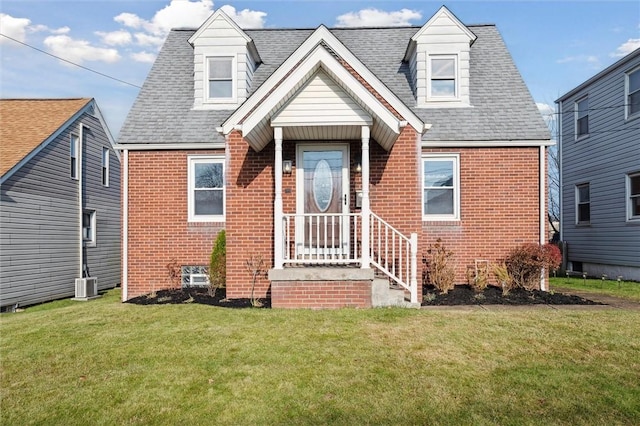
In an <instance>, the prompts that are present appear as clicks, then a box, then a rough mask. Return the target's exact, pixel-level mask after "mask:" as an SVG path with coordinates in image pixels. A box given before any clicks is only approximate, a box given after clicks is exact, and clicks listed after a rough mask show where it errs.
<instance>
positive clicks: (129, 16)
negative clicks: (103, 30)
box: [113, 12, 146, 28]
mask: <svg viewBox="0 0 640 426" xmlns="http://www.w3.org/2000/svg"><path fill="white" fill-rule="evenodd" d="M113 20H114V21H116V22H117V23H119V24H122V25H124V26H125V27H130V28H141V27H142V26H143V24H144V23H145V22H146V21H145V20H144V19H142V18H140V17H138V16H137V15H134V14H133V13H127V12H125V13H121V14H120V15H118V16H116V17H115V18H113Z"/></svg>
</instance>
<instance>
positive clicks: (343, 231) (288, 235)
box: [283, 213, 362, 264]
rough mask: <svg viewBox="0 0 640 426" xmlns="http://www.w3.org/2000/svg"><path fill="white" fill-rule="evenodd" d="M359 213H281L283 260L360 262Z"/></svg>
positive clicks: (324, 262) (310, 262) (298, 261)
mask: <svg viewBox="0 0 640 426" xmlns="http://www.w3.org/2000/svg"><path fill="white" fill-rule="evenodd" d="M359 218H360V214H358V213H350V214H326V213H312V214H283V221H284V223H283V242H284V244H283V245H284V247H283V260H284V262H285V263H308V264H349V263H359V262H360V247H359V245H358V242H359V240H360V235H362V234H361V229H360V228H361V224H360V223H359V222H360V221H359Z"/></svg>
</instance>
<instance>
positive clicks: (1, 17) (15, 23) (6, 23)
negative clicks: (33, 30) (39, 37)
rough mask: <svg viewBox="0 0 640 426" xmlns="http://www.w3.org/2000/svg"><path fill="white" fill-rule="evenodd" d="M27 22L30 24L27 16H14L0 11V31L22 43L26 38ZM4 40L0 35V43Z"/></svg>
mask: <svg viewBox="0 0 640 426" xmlns="http://www.w3.org/2000/svg"><path fill="white" fill-rule="evenodd" d="M29 24H31V21H30V20H29V19H27V18H14V17H13V16H11V15H7V14H5V13H0V32H2V34H4V35H6V36H9V37H11V38H15V39H16V40H18V41H21V42H23V43H24V42H25V41H26V39H27V29H28V28H27V27H28V26H29ZM5 41H8V40H7V39H6V38H4V37H0V43H4V42H5Z"/></svg>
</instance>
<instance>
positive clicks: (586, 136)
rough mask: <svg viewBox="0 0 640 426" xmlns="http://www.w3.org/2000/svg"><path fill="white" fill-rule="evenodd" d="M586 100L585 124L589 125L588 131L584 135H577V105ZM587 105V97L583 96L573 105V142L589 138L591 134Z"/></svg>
mask: <svg viewBox="0 0 640 426" xmlns="http://www.w3.org/2000/svg"><path fill="white" fill-rule="evenodd" d="M585 99H586V100H587V123H589V124H588V125H589V130H588V131H587V133H585V134H584V135H578V104H579V103H580V102H582V101H584V100H585ZM588 103H589V95H584V96H582V97H580V98H578V99H576V101H575V102H574V103H573V135H574V138H575V140H577V141H578V140H581V139H585V138H588V137H589V133H590V132H591V114H590V111H589V108H590V106H589V105H588Z"/></svg>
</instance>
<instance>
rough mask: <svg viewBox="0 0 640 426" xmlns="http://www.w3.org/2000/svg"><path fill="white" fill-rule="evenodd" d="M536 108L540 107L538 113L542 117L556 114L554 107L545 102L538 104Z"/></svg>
mask: <svg viewBox="0 0 640 426" xmlns="http://www.w3.org/2000/svg"><path fill="white" fill-rule="evenodd" d="M536 106H537V107H538V111H540V114H542V115H549V114H554V113H555V112H556V109H555V107H554V106H553V105H549V104H546V103H543V102H536Z"/></svg>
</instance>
